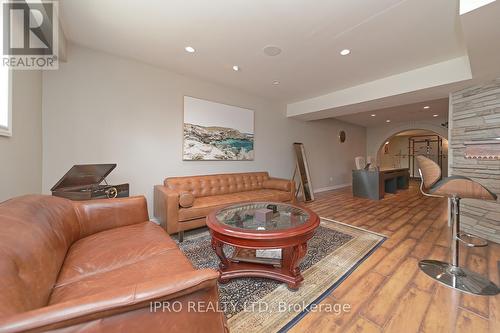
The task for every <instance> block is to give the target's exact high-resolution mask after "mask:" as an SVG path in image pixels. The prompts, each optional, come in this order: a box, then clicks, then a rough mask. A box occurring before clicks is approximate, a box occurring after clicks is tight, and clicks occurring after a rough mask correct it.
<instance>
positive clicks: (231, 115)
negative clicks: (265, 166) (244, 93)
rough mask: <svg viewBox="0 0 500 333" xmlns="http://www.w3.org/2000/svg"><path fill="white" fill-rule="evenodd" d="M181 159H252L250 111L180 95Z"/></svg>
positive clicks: (252, 145) (251, 111) (252, 141)
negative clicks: (181, 124)
mask: <svg viewBox="0 0 500 333" xmlns="http://www.w3.org/2000/svg"><path fill="white" fill-rule="evenodd" d="M183 132H184V140H183V160H185V161H207V160H209V161H214V160H215V161H251V160H253V159H254V111H253V110H249V109H244V108H240V107H237V106H231V105H226V104H221V103H216V102H211V101H207V100H203V99H199V98H194V97H189V96H184V127H183Z"/></svg>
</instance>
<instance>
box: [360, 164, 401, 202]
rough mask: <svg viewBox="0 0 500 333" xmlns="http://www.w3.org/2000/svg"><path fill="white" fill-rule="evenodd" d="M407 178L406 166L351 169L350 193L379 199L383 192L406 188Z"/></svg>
mask: <svg viewBox="0 0 500 333" xmlns="http://www.w3.org/2000/svg"><path fill="white" fill-rule="evenodd" d="M409 180H410V170H409V169H408V168H397V169H381V170H364V169H362V170H352V194H353V195H354V196H355V197H361V198H368V199H373V200H380V199H382V198H383V197H384V194H385V193H396V192H397V191H398V190H400V189H407V188H408V184H409Z"/></svg>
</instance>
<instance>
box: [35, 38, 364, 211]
mask: <svg viewBox="0 0 500 333" xmlns="http://www.w3.org/2000/svg"><path fill="white" fill-rule="evenodd" d="M269 89H273V87H272V86H270V87H269ZM183 95H189V96H193V97H197V98H204V99H207V100H211V101H216V102H221V103H225V104H229V105H235V106H240V107H243V108H248V109H252V110H255V111H256V112H255V160H254V161H246V162H243V161H182V121H183ZM285 109H286V108H285V105H277V104H273V103H271V102H269V101H266V100H264V99H261V98H258V97H254V96H250V95H247V94H244V93H242V92H239V91H237V90H234V89H231V88H227V87H223V86H220V85H216V84H212V83H208V82H205V81H201V80H198V79H193V78H188V77H185V76H181V75H178V74H174V73H172V72H169V71H166V70H164V69H161V68H157V67H153V66H149V65H146V64H142V63H139V62H137V61H133V60H128V59H124V58H120V57H116V56H113V55H109V54H105V53H102V52H98V51H93V50H90V49H87V48H84V47H80V46H76V45H69V48H68V62H67V63H61V64H60V69H59V70H58V71H46V72H44V74H43V149H44V154H43V191H44V192H46V193H48V192H49V190H50V188H51V186H52V185H53V184H54V183H56V181H57V180H58V179H59V178H60V177H61V176H62V175H63V174H64V173H65V172H66V171H67V170H68V169H69V168H70V167H71V166H72V165H73V164H77V163H106V162H107V163H110V162H112V163H118V167H117V169H116V170H115V171H114V172H113V173H112V174H111V176H110V177H109V180H110V181H111V182H112V183H121V182H129V183H130V186H131V194H132V195H135V194H145V195H146V196H147V198H148V202H149V208H150V215H152V202H153V185H155V184H160V183H161V182H162V181H163V179H164V178H165V177H167V176H180V175H195V174H210V173H217V172H244V171H257V170H267V171H269V172H270V174H271V175H272V176H277V177H287V178H289V177H291V175H292V173H293V169H294V166H295V159H294V156H293V150H292V143H293V142H295V141H298V142H303V143H304V144H305V148H306V152H307V154H308V157H309V163H310V168H311V174H312V182H313V185H314V188H315V189H318V188H325V187H331V186H335V185H341V184H346V183H350V181H351V178H350V177H351V169H352V168H353V166H354V157H355V156H358V155H364V154H365V149H366V133H365V129H364V128H363V127H359V126H354V125H350V124H346V123H342V122H339V121H336V120H324V121H317V122H302V121H299V120H294V119H289V118H286V117H285ZM340 129H343V130H345V131H346V132H347V137H348V139H347V142H346V143H345V144H342V145H341V144H340V143H338V140H337V135H338V131H339V130H340ZM330 178H332V180H331V181H330Z"/></svg>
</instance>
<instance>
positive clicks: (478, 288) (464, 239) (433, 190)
mask: <svg viewBox="0 0 500 333" xmlns="http://www.w3.org/2000/svg"><path fill="white" fill-rule="evenodd" d="M417 163H418V166H419V173H420V177H421V178H422V184H421V187H420V189H421V191H422V193H423V194H424V195H426V196H431V197H446V198H448V200H449V203H450V205H449V209H450V211H449V223H448V225H449V226H450V229H451V263H446V262H442V261H437V260H422V261H420V263H419V266H420V269H421V270H422V271H423V272H424V273H426V274H427V275H428V276H430V277H432V278H433V279H435V280H437V281H439V282H441V283H443V284H445V285H446V286H448V287H452V288H454V289H458V290H460V291H464V292H467V293H470V294H475V295H496V294H498V293H499V289H498V287H497V286H496V285H495V284H494V283H493V282H491V281H489V280H488V279H487V278H485V277H483V276H481V275H479V274H477V273H475V272H472V271H469V270H468V269H466V268H464V267H460V255H459V254H460V244H461V243H463V244H465V245H466V246H468V247H483V246H487V245H488V242H486V241H484V240H481V239H478V238H477V237H474V236H472V235H469V234H466V233H464V232H462V231H460V200H461V199H464V198H467V199H479V200H497V195H496V194H495V193H493V192H491V191H490V190H488V189H487V188H486V187H484V186H483V185H481V184H480V183H478V182H476V181H474V180H472V179H470V178H467V177H464V176H451V177H445V178H443V179H441V168H440V167H439V165H438V164H437V163H435V162H434V161H432V160H430V159H428V158H427V157H424V156H417Z"/></svg>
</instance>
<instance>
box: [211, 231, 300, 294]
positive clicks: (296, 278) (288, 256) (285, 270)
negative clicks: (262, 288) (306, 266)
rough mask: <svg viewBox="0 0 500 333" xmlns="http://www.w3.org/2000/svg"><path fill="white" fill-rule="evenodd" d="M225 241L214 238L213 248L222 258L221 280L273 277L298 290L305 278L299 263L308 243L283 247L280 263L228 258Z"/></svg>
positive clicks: (291, 288) (225, 281)
mask: <svg viewBox="0 0 500 333" xmlns="http://www.w3.org/2000/svg"><path fill="white" fill-rule="evenodd" d="M222 246H223V243H222V242H221V241H218V240H217V239H214V238H213V239H212V248H213V249H214V250H215V253H216V254H217V256H218V257H219V259H220V264H219V272H220V277H219V282H220V283H227V282H229V280H231V279H236V278H241V277H259V278H267V279H273V280H277V281H280V282H284V283H286V284H287V286H288V289H290V290H297V289H298V288H299V287H300V283H301V282H302V281H303V280H304V278H303V277H302V274H301V273H300V269H299V267H298V266H299V264H300V262H301V261H302V259H303V258H304V256H305V255H306V253H307V243H302V244H299V245H296V246H293V247H288V248H284V249H282V259H281V260H280V265H273V264H270V263H265V262H262V263H259V262H255V259H253V260H252V261H254V262H245V261H244V259H242V258H241V257H239V258H238V259H237V260H235V259H232V258H227V257H226V255H225V254H224V252H223V251H222Z"/></svg>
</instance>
